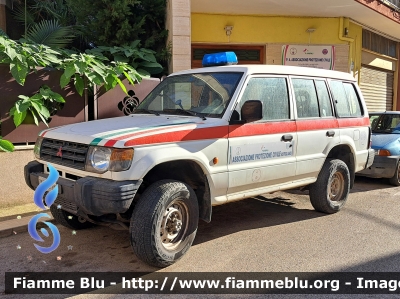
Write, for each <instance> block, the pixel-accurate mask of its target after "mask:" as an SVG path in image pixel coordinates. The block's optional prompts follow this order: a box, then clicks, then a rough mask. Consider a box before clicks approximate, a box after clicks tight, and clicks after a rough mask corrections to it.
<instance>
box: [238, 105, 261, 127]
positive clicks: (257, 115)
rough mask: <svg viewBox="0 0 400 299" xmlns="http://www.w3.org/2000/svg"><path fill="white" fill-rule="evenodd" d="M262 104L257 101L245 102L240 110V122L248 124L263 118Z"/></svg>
mask: <svg viewBox="0 0 400 299" xmlns="http://www.w3.org/2000/svg"><path fill="white" fill-rule="evenodd" d="M262 108H263V107H262V102H261V101H258V100H249V101H246V102H245V103H244V104H243V106H242V110H241V114H242V121H244V122H246V123H249V122H253V121H257V120H260V119H262V118H263V109H262Z"/></svg>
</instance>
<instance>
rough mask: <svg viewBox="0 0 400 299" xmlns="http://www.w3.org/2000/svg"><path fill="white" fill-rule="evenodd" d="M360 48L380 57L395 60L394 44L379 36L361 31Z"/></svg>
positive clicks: (364, 30)
mask: <svg viewBox="0 0 400 299" xmlns="http://www.w3.org/2000/svg"><path fill="white" fill-rule="evenodd" d="M362 47H363V48H364V49H366V50H370V51H373V52H376V53H379V54H382V55H386V56H390V57H394V58H396V57H397V55H396V42H395V41H392V40H390V39H388V38H386V37H383V36H381V35H379V34H376V33H374V32H371V31H369V30H366V29H363V31H362Z"/></svg>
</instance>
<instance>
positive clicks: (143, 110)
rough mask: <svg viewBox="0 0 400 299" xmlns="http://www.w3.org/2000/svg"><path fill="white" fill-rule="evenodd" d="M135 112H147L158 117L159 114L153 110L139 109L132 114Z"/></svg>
mask: <svg viewBox="0 0 400 299" xmlns="http://www.w3.org/2000/svg"><path fill="white" fill-rule="evenodd" d="M136 112H139V113H140V112H147V113H149V114H154V115H157V116H160V113H158V112H157V111H154V110H150V109H144V108H141V109H136V110H135V111H133V113H136Z"/></svg>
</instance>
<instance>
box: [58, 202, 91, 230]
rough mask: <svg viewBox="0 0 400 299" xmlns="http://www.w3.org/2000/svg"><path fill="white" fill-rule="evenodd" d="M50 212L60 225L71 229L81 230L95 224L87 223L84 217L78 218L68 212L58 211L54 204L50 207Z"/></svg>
mask: <svg viewBox="0 0 400 299" xmlns="http://www.w3.org/2000/svg"><path fill="white" fill-rule="evenodd" d="M50 212H51V214H52V215H53V217H54V219H55V220H56V221H57V222H58V223H60V224H61V225H62V226H65V227H68V228H71V229H76V230H79V229H85V228H89V227H92V226H94V224H93V223H91V222H89V221H86V220H85V219H83V218H82V217H78V216H76V215H73V214H71V213H69V212H67V211H64V210H62V209H58V208H57V206H56V205H54V204H52V205H51V206H50ZM70 218H71V219H70Z"/></svg>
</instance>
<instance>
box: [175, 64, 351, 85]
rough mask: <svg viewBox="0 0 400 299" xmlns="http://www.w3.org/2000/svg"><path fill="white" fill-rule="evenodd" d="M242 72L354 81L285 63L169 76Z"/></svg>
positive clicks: (209, 68)
mask: <svg viewBox="0 0 400 299" xmlns="http://www.w3.org/2000/svg"><path fill="white" fill-rule="evenodd" d="M226 71H228V72H244V73H246V74H276V75H302V76H310V77H324V78H332V79H341V80H348V81H356V79H355V78H354V77H353V76H351V75H350V74H349V73H344V72H339V71H331V70H324V69H317V68H309V67H299V66H287V65H267V64H252V65H227V66H215V67H205V68H197V69H190V70H185V71H180V72H176V73H172V74H171V75H170V76H176V75H183V74H191V73H210V72H226Z"/></svg>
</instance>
